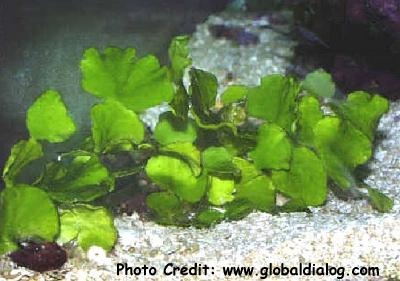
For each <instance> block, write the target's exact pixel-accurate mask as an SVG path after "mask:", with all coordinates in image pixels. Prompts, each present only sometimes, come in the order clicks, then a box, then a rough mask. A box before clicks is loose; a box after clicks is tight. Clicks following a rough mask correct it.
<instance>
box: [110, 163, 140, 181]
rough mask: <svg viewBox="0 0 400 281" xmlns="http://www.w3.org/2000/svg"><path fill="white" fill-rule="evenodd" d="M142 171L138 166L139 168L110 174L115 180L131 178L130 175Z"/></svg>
mask: <svg viewBox="0 0 400 281" xmlns="http://www.w3.org/2000/svg"><path fill="white" fill-rule="evenodd" d="M142 170H143V167H142V166H139V167H133V168H130V169H126V170H120V171H115V172H113V173H112V175H113V176H114V177H115V178H123V177H128V176H132V175H135V174H138V173H140V172H141V171H142Z"/></svg>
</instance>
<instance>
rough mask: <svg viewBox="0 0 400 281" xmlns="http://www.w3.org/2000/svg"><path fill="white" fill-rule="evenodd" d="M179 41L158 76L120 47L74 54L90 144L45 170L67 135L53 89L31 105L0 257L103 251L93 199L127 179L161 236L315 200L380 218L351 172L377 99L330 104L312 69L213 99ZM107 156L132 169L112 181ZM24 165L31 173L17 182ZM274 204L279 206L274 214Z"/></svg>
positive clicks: (383, 206)
mask: <svg viewBox="0 0 400 281" xmlns="http://www.w3.org/2000/svg"><path fill="white" fill-rule="evenodd" d="M188 40H189V38H188V37H186V36H179V37H176V38H174V40H173V41H172V43H171V45H170V48H169V52H168V53H169V57H170V65H169V66H168V67H163V66H160V64H159V62H158V60H157V58H155V57H154V56H151V55H149V56H145V57H142V58H137V57H136V54H135V50H134V49H132V48H127V49H124V50H122V49H118V48H106V49H105V50H104V51H103V52H100V51H99V50H97V49H94V48H90V49H88V50H86V51H85V53H84V57H83V59H82V61H81V64H80V68H81V71H82V87H83V89H84V90H85V91H86V92H88V93H90V94H92V95H94V96H96V97H98V98H99V102H98V104H96V105H94V106H93V107H92V109H91V121H92V122H91V135H90V136H88V137H87V138H86V139H85V141H84V142H83V143H82V144H81V145H79V146H77V147H75V148H73V149H72V150H70V151H68V152H64V153H62V154H60V155H59V157H58V158H57V159H48V157H46V149H47V148H48V146H49V143H52V144H55V143H62V142H65V141H67V140H68V139H69V138H70V137H71V136H72V135H74V134H75V133H76V131H77V129H76V125H75V123H74V121H73V119H72V118H71V116H70V114H69V113H68V110H67V108H66V106H65V105H64V103H63V101H62V98H61V96H60V94H59V93H58V92H57V91H55V90H48V91H45V92H44V93H43V94H42V95H41V96H40V97H39V98H38V99H37V100H36V101H35V102H34V103H33V104H32V105H31V107H30V108H29V109H28V112H27V117H26V125H27V128H28V131H29V134H30V138H29V139H28V140H21V141H20V142H18V143H17V144H15V145H14V147H13V148H12V150H11V154H10V157H9V159H8V160H7V162H6V164H5V167H4V171H3V180H4V182H5V186H6V188H5V189H4V190H3V191H2V192H1V195H0V254H5V253H8V252H11V251H14V250H16V249H18V247H19V245H20V242H23V241H38V242H44V241H56V242H58V243H67V242H71V241H75V242H76V243H77V244H78V245H79V246H80V247H82V248H83V249H84V250H87V249H88V248H89V247H91V246H93V245H97V246H100V247H102V248H104V249H105V250H111V249H112V247H113V245H114V244H115V241H116V238H117V231H116V228H115V226H114V223H113V216H112V214H111V212H110V211H109V210H108V208H107V206H102V205H100V204H99V203H98V202H99V201H98V199H99V198H102V197H104V196H106V195H107V194H109V193H110V192H112V191H113V190H114V189H115V186H116V185H118V181H119V180H120V179H121V178H124V177H129V176H131V175H133V174H137V173H144V174H145V175H146V176H147V177H148V179H149V180H150V181H151V182H152V183H153V184H155V185H156V186H157V190H156V191H152V192H150V194H149V195H148V196H147V198H146V204H147V206H148V207H149V208H150V209H151V210H152V215H153V218H154V219H155V220H156V221H157V222H159V223H161V224H166V225H179V226H187V225H194V226H197V227H204V226H210V225H212V224H215V223H218V222H220V221H223V220H231V219H239V218H242V217H243V216H245V215H247V214H248V213H250V212H252V211H253V210H259V211H264V212H273V213H276V212H288V211H304V210H306V209H307V208H308V207H310V206H320V205H322V204H324V203H325V202H326V199H327V194H328V189H329V187H332V188H333V189H335V192H336V193H339V194H340V196H351V194H353V193H354V191H358V189H359V188H365V189H367V192H359V193H358V195H359V196H361V197H362V198H363V199H366V200H369V201H370V203H371V205H372V206H373V207H374V208H375V209H377V210H378V211H380V212H388V211H390V209H391V208H392V206H393V202H392V200H391V199H390V198H388V197H387V196H385V195H384V194H382V193H380V192H379V191H378V190H376V189H374V188H373V187H369V186H366V185H365V184H364V183H363V182H362V181H361V180H360V179H359V178H358V177H357V176H356V173H355V172H356V169H357V167H359V166H361V165H363V164H365V163H366V162H367V161H368V160H369V159H370V158H371V155H372V152H373V143H374V136H375V130H376V127H377V123H378V121H379V119H380V117H381V116H382V115H383V114H384V113H385V112H386V111H387V110H388V107H389V103H388V101H387V100H386V99H384V98H383V97H381V96H379V95H371V94H369V93H366V92H361V91H358V92H353V93H350V94H349V95H348V96H347V98H345V99H338V98H336V97H335V85H334V83H333V82H332V79H331V76H330V75H329V74H328V73H326V72H325V71H323V70H316V71H315V72H312V73H310V74H309V75H307V76H306V78H305V79H304V80H303V81H297V80H296V79H294V78H292V77H285V76H283V75H278V74H275V75H269V76H266V77H263V78H262V79H261V83H260V85H259V86H257V87H246V86H243V85H231V86H229V87H228V88H227V89H226V90H225V92H224V93H222V96H221V97H218V95H217V89H218V83H217V79H216V78H215V76H214V75H212V74H211V73H208V72H206V71H203V70H200V69H196V68H191V67H190V66H191V59H190V57H189V51H188V46H187V43H188ZM187 69H189V71H188V74H189V79H190V87H188V88H187V87H185V86H184V82H183V77H184V75H185V72H186V70H187ZM161 103H169V105H170V111H167V112H165V113H163V114H162V115H161V116H160V118H159V121H158V123H157V125H156V127H155V129H154V131H153V132H149V131H148V130H146V128H145V126H144V124H143V123H142V121H141V120H140V118H139V114H141V113H143V112H144V111H145V110H146V109H148V108H150V107H153V106H157V105H159V104H161ZM121 152H125V153H130V154H132V155H135V157H138V158H139V159H141V160H140V161H138V162H137V163H136V165H130V166H127V167H123V168H119V169H117V170H116V169H112V168H110V167H108V166H107V165H106V163H104V156H105V155H114V154H115V155H117V154H118V153H121ZM138 155H139V156H138ZM35 163H36V164H37V165H36V166H37V167H41V168H42V169H41V171H40V173H37V175H36V176H35V177H31V178H30V179H29V180H28V178H29V177H23V176H22V175H23V174H24V173H26V170H27V167H28V166H30V165H32V164H35ZM277 194H281V195H283V196H284V197H285V198H287V200H286V202H284V203H282V202H279V204H278V203H277V200H276V197H277Z"/></svg>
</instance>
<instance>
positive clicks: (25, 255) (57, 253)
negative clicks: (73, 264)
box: [10, 242, 67, 272]
mask: <svg viewBox="0 0 400 281" xmlns="http://www.w3.org/2000/svg"><path fill="white" fill-rule="evenodd" d="M10 258H11V260H12V261H13V262H15V263H16V264H17V265H18V266H23V267H27V268H29V269H32V270H34V271H38V272H44V271H48V270H54V269H58V268H60V267H61V266H63V264H64V263H65V262H66V261H67V252H66V251H65V250H64V249H63V248H61V247H60V246H59V245H58V244H56V243H50V242H47V243H43V244H39V243H34V242H29V243H26V244H25V245H23V246H22V248H21V249H19V250H17V251H15V252H12V253H11V254H10Z"/></svg>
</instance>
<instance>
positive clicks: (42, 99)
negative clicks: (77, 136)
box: [26, 90, 76, 142]
mask: <svg viewBox="0 0 400 281" xmlns="http://www.w3.org/2000/svg"><path fill="white" fill-rule="evenodd" d="M26 125H27V127H28V130H29V134H30V135H31V137H33V138H35V139H37V140H47V141H49V142H63V141H65V140H67V139H68V138H69V137H70V136H71V135H72V134H73V133H75V130H76V127H75V124H74V121H73V120H72V118H71V117H70V116H69V114H68V112H67V109H66V107H65V105H64V103H63V101H62V100H61V96H60V94H59V93H58V92H56V91H53V90H49V91H47V92H44V93H43V94H42V95H41V96H39V98H38V99H37V100H36V101H35V102H34V103H33V104H32V105H31V106H30V107H29V109H28V114H27V120H26Z"/></svg>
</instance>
